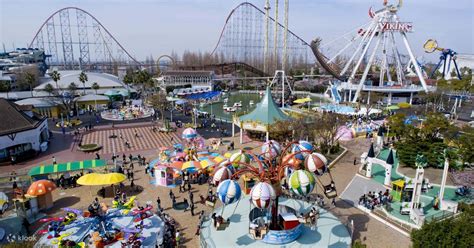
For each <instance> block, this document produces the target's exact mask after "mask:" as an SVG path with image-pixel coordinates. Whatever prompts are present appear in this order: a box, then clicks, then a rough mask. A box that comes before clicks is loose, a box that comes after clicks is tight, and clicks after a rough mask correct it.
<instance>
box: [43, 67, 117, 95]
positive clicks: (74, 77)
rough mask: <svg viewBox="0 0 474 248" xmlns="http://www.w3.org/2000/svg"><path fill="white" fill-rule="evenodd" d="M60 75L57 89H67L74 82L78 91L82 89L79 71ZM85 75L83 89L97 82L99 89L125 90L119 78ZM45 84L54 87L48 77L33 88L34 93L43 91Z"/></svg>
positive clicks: (107, 75)
mask: <svg viewBox="0 0 474 248" xmlns="http://www.w3.org/2000/svg"><path fill="white" fill-rule="evenodd" d="M58 72H59V74H61V79H60V80H59V81H58V85H59V88H61V89H67V88H68V86H69V84H71V82H74V83H75V84H76V85H77V88H78V89H83V85H82V83H81V81H79V75H80V74H81V71H58ZM85 73H86V75H87V82H86V83H85V88H86V89H90V88H92V84H94V82H97V83H98V84H99V86H100V87H101V88H116V89H120V88H125V87H126V86H125V84H124V83H123V82H122V81H120V80H119V78H118V77H117V76H115V75H112V74H107V73H98V72H85ZM47 84H51V85H52V86H53V87H56V84H55V82H54V81H53V79H51V78H50V77H49V76H48V77H47V79H46V80H44V83H42V84H40V85H38V86H36V87H35V90H36V91H41V90H44V87H45V86H46V85H47Z"/></svg>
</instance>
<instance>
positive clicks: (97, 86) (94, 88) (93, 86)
mask: <svg viewBox="0 0 474 248" xmlns="http://www.w3.org/2000/svg"><path fill="white" fill-rule="evenodd" d="M92 89H93V90H95V94H96V96H95V98H94V101H95V110H96V111H97V90H99V89H100V85H99V84H98V83H97V82H94V83H93V84H92Z"/></svg>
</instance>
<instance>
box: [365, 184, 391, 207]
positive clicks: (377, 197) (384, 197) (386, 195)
mask: <svg viewBox="0 0 474 248" xmlns="http://www.w3.org/2000/svg"><path fill="white" fill-rule="evenodd" d="M391 201H392V197H391V196H390V192H389V190H388V189H387V190H385V192H382V191H379V192H376V191H374V192H372V191H369V193H368V194H363V195H362V196H361V197H360V198H359V205H361V206H363V207H365V208H367V209H369V210H374V209H375V208H376V207H381V206H382V205H386V204H387V203H389V202H391Z"/></svg>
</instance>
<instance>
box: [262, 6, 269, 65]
mask: <svg viewBox="0 0 474 248" xmlns="http://www.w3.org/2000/svg"><path fill="white" fill-rule="evenodd" d="M269 12H270V0H267V1H266V3H265V46H264V47H263V72H267V63H268V61H267V59H268V38H269V37H268V36H269V26H268V25H269V22H270V13H269Z"/></svg>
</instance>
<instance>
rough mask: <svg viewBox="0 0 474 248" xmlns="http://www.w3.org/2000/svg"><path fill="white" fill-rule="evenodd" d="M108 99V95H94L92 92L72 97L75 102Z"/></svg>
mask: <svg viewBox="0 0 474 248" xmlns="http://www.w3.org/2000/svg"><path fill="white" fill-rule="evenodd" d="M108 100H110V98H109V97H108V96H103V95H94V94H89V95H85V96H80V97H76V98H74V101H76V102H88V101H108Z"/></svg>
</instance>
